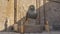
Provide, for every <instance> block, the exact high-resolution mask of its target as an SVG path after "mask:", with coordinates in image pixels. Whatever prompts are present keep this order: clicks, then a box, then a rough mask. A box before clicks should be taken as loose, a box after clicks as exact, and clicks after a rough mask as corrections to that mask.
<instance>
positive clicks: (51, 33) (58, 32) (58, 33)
mask: <svg viewBox="0 0 60 34" xmlns="http://www.w3.org/2000/svg"><path fill="white" fill-rule="evenodd" d="M0 34H20V33H15V32H0ZM25 34H60V31H54V32H52V31H51V32H50V33H47V32H43V33H25Z"/></svg>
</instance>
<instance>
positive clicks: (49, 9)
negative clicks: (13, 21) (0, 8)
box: [3, 1, 60, 33]
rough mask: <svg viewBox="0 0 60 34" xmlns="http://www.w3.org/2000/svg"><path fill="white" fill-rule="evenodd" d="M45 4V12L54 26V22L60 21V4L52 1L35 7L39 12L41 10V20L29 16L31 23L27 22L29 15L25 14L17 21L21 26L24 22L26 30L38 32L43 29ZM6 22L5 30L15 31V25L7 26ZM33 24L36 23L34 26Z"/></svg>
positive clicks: (50, 23)
mask: <svg viewBox="0 0 60 34" xmlns="http://www.w3.org/2000/svg"><path fill="white" fill-rule="evenodd" d="M44 6H45V11H46V12H45V13H46V19H47V20H48V22H49V25H50V26H52V25H53V23H54V24H55V23H57V24H58V23H59V22H60V21H59V20H60V19H59V18H60V16H59V15H60V12H59V11H60V8H59V6H60V4H59V3H56V2H52V1H50V2H47V3H45V4H44V5H42V6H41V7H39V8H38V9H35V10H37V14H39V10H40V22H39V21H38V19H39V18H36V19H30V18H28V19H29V21H28V24H30V25H28V24H25V20H26V17H27V16H25V17H23V18H21V19H20V20H19V21H17V24H18V26H21V22H24V24H25V26H24V32H35V33H36V32H41V31H43V30H42V26H43V25H44ZM28 11H29V9H28ZM28 11H27V12H28ZM15 16H16V15H15ZM37 17H38V16H37ZM34 20H35V21H34ZM33 21H34V22H36V23H34V22H33ZM6 23H7V21H6V22H5V29H4V30H3V31H6V30H7V29H8V30H9V31H13V27H12V26H13V25H12V26H10V27H8V28H7V24H6ZM32 24H34V26H33V25H32ZM57 24H56V25H57ZM36 25H37V26H36ZM41 25H42V26H41Z"/></svg>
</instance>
